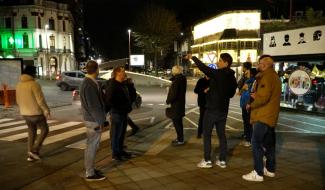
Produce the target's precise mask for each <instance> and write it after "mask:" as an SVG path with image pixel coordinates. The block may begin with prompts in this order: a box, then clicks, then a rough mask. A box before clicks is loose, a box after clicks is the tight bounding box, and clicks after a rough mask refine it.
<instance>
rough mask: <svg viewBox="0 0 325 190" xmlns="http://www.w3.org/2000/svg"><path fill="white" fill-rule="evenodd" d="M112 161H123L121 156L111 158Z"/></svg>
mask: <svg viewBox="0 0 325 190" xmlns="http://www.w3.org/2000/svg"><path fill="white" fill-rule="evenodd" d="M112 160H116V161H124V159H123V158H122V156H112Z"/></svg>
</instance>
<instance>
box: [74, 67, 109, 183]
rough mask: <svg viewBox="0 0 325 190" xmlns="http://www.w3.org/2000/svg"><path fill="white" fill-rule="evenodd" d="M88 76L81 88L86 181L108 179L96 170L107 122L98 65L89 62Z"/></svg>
mask: <svg viewBox="0 0 325 190" xmlns="http://www.w3.org/2000/svg"><path fill="white" fill-rule="evenodd" d="M86 69H87V75H86V77H85V78H84V80H83V81H82V83H81V86H80V101H81V108H82V113H83V119H84V120H85V126H86V128H87V132H86V133H87V147H86V150H85V169H86V181H99V180H104V179H106V177H105V176H103V175H102V174H101V172H100V171H99V170H96V169H95V157H96V151H97V149H98V146H99V143H100V137H101V132H102V127H104V123H105V121H106V114H105V107H104V102H103V97H102V93H101V91H100V90H99V89H100V86H99V84H98V82H97V81H96V78H97V76H98V64H97V62H95V61H89V62H88V63H87V65H86Z"/></svg>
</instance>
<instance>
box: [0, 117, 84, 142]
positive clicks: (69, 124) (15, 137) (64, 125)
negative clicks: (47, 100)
mask: <svg viewBox="0 0 325 190" xmlns="http://www.w3.org/2000/svg"><path fill="white" fill-rule="evenodd" d="M80 123H81V122H75V121H71V122H67V123H62V124H59V125H53V126H50V132H52V131H56V130H59V129H64V128H67V127H72V126H75V125H79V124H80ZM37 132H38V133H39V132H40V131H39V130H38V131H37ZM26 137H28V133H27V132H24V133H19V134H16V135H11V136H7V137H2V138H0V140H4V141H15V140H19V139H23V138H26Z"/></svg>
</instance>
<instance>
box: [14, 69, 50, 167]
mask: <svg viewBox="0 0 325 190" xmlns="http://www.w3.org/2000/svg"><path fill="white" fill-rule="evenodd" d="M35 76H36V67H34V66H26V67H25V69H24V70H23V74H22V75H21V77H20V81H19V83H18V84H17V86H16V101H17V104H18V107H19V110H20V114H21V115H22V116H23V118H24V119H25V121H26V124H27V126H28V146H27V148H28V152H27V155H28V157H27V161H34V160H40V159H41V158H40V156H39V152H40V149H41V146H42V144H43V142H44V139H45V138H46V136H47V134H48V132H49V127H48V124H47V120H46V118H49V117H50V109H49V107H48V106H47V104H46V101H45V98H44V95H43V92H42V89H41V86H40V85H39V84H38V83H37V82H36V81H35ZM37 127H38V128H39V129H40V130H41V133H40V135H39V136H38V138H36V136H37Z"/></svg>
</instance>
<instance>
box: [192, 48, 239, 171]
mask: <svg viewBox="0 0 325 190" xmlns="http://www.w3.org/2000/svg"><path fill="white" fill-rule="evenodd" d="M192 60H193V61H194V62H195V64H196V65H197V66H198V68H199V69H200V70H201V71H202V72H203V73H204V74H205V75H207V76H208V77H209V78H210V83H209V91H208V93H207V96H206V106H205V107H206V111H205V114H204V118H203V135H204V159H203V160H202V161H201V162H200V163H199V164H198V165H197V166H198V167H200V168H211V167H212V162H211V133H212V129H213V127H214V126H216V129H217V134H218V138H219V159H217V161H216V165H218V166H219V167H221V168H225V167H226V154H227V139H226V134H225V128H226V120H227V115H228V109H229V100H230V98H232V97H233V96H234V95H235V93H236V88H237V82H236V78H235V76H234V74H235V72H234V71H233V70H232V69H230V66H231V64H232V57H231V56H230V55H229V54H228V53H222V54H221V55H220V58H219V61H218V62H217V67H218V69H213V68H210V67H208V66H206V65H205V64H203V63H202V62H201V61H200V60H199V59H198V58H197V57H193V58H192Z"/></svg>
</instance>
